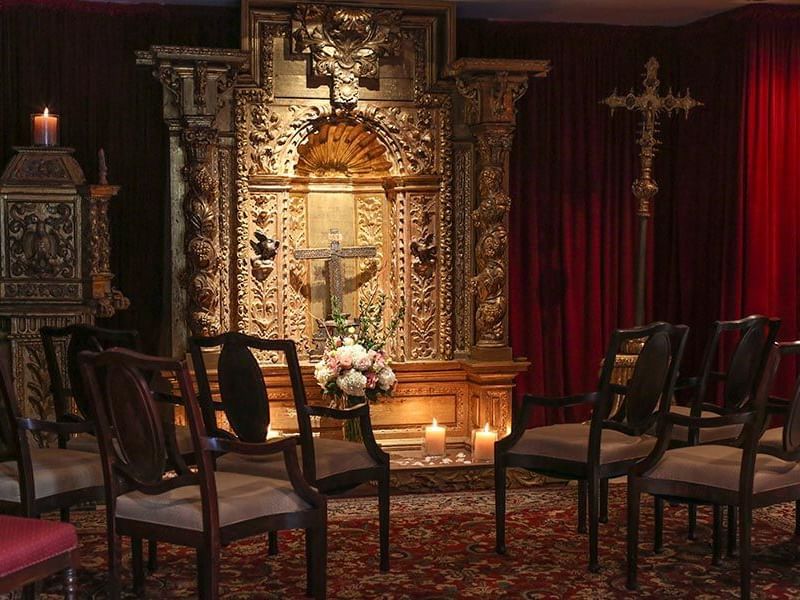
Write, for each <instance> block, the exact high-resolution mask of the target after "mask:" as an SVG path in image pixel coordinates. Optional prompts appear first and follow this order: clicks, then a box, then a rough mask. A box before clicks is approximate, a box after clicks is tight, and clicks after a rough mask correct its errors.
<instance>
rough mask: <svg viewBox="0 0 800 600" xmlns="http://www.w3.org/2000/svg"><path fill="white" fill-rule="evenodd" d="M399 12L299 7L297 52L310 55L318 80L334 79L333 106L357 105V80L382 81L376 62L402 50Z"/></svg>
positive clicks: (295, 25)
mask: <svg viewBox="0 0 800 600" xmlns="http://www.w3.org/2000/svg"><path fill="white" fill-rule="evenodd" d="M400 16H401V12H400V11H399V10H372V9H366V8H353V7H346V6H329V5H326V4H299V5H298V6H297V10H296V12H295V16H294V19H293V22H292V30H293V37H294V42H295V51H297V52H304V53H310V54H311V66H312V70H313V72H314V75H317V76H320V77H322V76H330V77H332V78H333V89H332V92H331V101H332V102H333V104H334V105H336V106H340V107H345V108H347V107H352V106H355V104H357V103H358V80H359V79H360V78H362V77H370V78H376V77H378V60H379V59H380V58H381V57H383V56H394V55H395V54H397V52H398V50H399V49H400V40H401V37H400Z"/></svg>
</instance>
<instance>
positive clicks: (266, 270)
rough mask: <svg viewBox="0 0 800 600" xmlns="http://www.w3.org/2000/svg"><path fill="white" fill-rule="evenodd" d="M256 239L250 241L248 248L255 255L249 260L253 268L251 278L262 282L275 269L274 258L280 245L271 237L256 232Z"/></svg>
mask: <svg viewBox="0 0 800 600" xmlns="http://www.w3.org/2000/svg"><path fill="white" fill-rule="evenodd" d="M254 235H255V236H256V239H255V240H250V246H252V248H253V251H254V252H255V253H256V255H255V256H254V257H253V258H252V259H251V260H250V265H251V266H252V268H253V277H255V278H256V279H257V280H258V281H264V280H265V279H266V278H267V277H269V274H270V273H272V271H273V270H274V269H275V257H276V256H277V255H278V248H280V245H281V243H280V242H279V241H278V240H273V239H272V238H271V237H269V236H267V235H265V234H263V233H261V232H260V231H256V232H255V234H254Z"/></svg>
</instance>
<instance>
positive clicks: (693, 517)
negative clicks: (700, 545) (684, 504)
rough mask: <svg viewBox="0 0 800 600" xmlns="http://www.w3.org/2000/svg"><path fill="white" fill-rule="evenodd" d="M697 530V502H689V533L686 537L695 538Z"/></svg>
mask: <svg viewBox="0 0 800 600" xmlns="http://www.w3.org/2000/svg"><path fill="white" fill-rule="evenodd" d="M696 531H697V504H689V533H688V535H687V536H686V537H688V538H689V539H690V540H693V539H694V538H695V532H696Z"/></svg>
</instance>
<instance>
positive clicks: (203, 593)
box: [197, 548, 219, 600]
mask: <svg viewBox="0 0 800 600" xmlns="http://www.w3.org/2000/svg"><path fill="white" fill-rule="evenodd" d="M197 591H198V596H199V598H201V599H202V600H218V598H219V552H218V551H217V552H216V553H215V552H214V550H213V549H209V548H203V549H200V548H198V549H197Z"/></svg>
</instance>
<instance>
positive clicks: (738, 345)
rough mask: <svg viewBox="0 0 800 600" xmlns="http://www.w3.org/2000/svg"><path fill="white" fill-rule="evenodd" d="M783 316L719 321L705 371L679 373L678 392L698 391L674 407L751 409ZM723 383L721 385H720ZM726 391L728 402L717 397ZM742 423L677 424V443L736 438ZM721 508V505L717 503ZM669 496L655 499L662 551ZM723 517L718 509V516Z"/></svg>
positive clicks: (692, 522) (693, 511) (697, 412)
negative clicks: (724, 355) (723, 357)
mask: <svg viewBox="0 0 800 600" xmlns="http://www.w3.org/2000/svg"><path fill="white" fill-rule="evenodd" d="M780 326H781V321H780V319H774V318H773V319H770V318H768V317H765V316H763V315H750V316H749V317H745V318H743V319H739V320H736V321H715V322H714V323H713V325H712V326H711V333H710V335H709V337H708V341H707V343H706V348H705V351H704V354H703V361H702V364H701V369H700V374H699V375H697V376H695V377H689V378H684V379H679V380H678V383H677V385H676V388H675V389H676V392H682V391H689V392H693V393H692V395H691V400H690V402H689V403H688V404H684V405H679V404H676V405H673V406H672V407H671V408H670V410H671V411H672V412H674V413H676V414H679V415H688V416H692V417H704V418H709V417H714V416H719V415H725V414H731V413H735V412H741V411H743V410H745V409H746V408H747V406H748V404H749V402H750V400H751V399H752V397H753V395H754V394H755V391H756V389H755V388H756V386H757V385H758V382H759V380H760V376H761V373H762V371H763V369H764V366H765V364H766V361H767V356H768V355H769V351H770V348H771V347H772V344H773V342H775V338H776V337H777V334H778V329H780ZM732 337H735V340H734V343H735V345H734V347H733V350H732V352H731V353H730V356H729V358H728V360H727V362H726V363H725V364H724V365H723V367H722V369H721V370H715V365H716V364H718V363H719V350H720V344H721V343H722V342H723V341H724V340H725V339H730V338H732ZM718 386H721V390H719V388H718ZM718 390H719V391H720V392H721V396H722V404H721V405H719V404H717V403H716V402H715V401H714V399H715V396H716V394H717V392H718ZM741 430H742V427H741V426H740V425H730V426H728V427H716V428H709V429H701V430H697V429H687V428H685V427H683V426H680V425H676V426H674V427H673V428H672V441H671V442H670V446H671V447H673V448H677V447H681V446H688V445H695V444H706V443H710V442H714V443H719V442H721V441H723V440H735V439H736V437H737V436H738V435H739V433H740V432H741ZM715 510H719V509H715ZM663 511H664V505H663V501H662V500H660V499H659V498H656V499H655V515H656V519H655V524H656V527H655V530H654V531H655V539H654V548H655V550H656V552H659V551H660V550H661V547H662V539H663V521H664V519H663ZM688 513H689V532H688V537H689V539H691V540H693V539H694V538H695V531H696V529H697V507H696V506H694V505H689V509H688ZM719 518H721V517H720V516H719V515H715V516H714V519H719ZM728 520H729V521H730V522H731V523H734V522H735V521H736V515H735V509H733V508H731V509H730V510H729V511H728ZM734 545H735V538H734V537H729V538H728V551H729V553H731V554H732V553H733V551H734ZM719 560H720V556H719V555H717V554H714V557H713V562H714V564H718V563H719Z"/></svg>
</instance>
